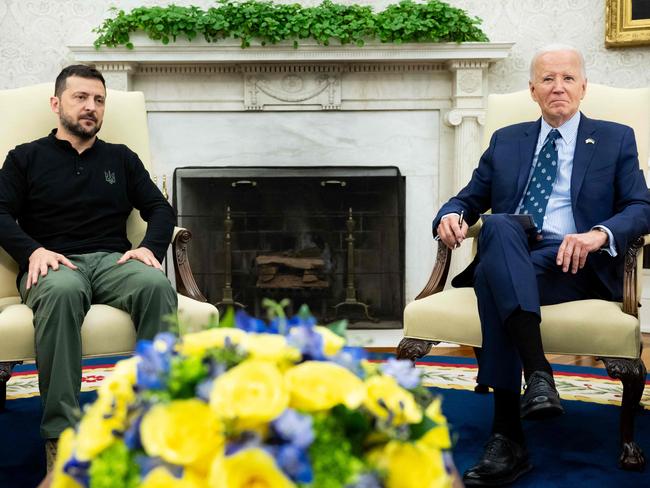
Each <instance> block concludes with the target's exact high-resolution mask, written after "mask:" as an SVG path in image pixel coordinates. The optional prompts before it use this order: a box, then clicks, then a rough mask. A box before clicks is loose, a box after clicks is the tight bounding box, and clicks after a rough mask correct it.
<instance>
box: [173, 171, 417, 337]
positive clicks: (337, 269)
mask: <svg viewBox="0 0 650 488" xmlns="http://www.w3.org/2000/svg"><path fill="white" fill-rule="evenodd" d="M404 189H405V180H404V177H403V176H402V175H401V174H400V172H399V170H398V169H397V168H395V167H227V168H223V167H212V168H209V167H200V168H194V167H186V168H178V169H176V171H175V173H174V205H175V207H176V211H177V212H178V220H179V225H181V226H183V227H187V228H188V229H190V230H191V231H192V235H193V238H192V245H191V246H190V247H189V260H190V264H191V266H192V269H193V271H194V275H195V277H196V279H197V283H198V285H199V288H200V289H201V290H202V291H203V293H204V294H205V296H206V298H208V300H209V301H210V302H211V303H215V304H226V305H227V304H228V303H237V304H240V305H243V306H245V307H246V309H247V311H248V312H249V313H255V314H258V315H259V314H260V313H261V312H260V304H261V301H262V299H263V298H271V299H275V300H280V299H282V298H289V299H291V300H292V303H293V305H294V307H298V306H299V305H301V304H302V303H306V304H307V305H309V307H310V309H311V310H312V312H313V313H314V315H316V316H317V318H318V319H320V320H321V321H330V320H334V319H335V318H347V319H349V320H350V322H351V325H350V327H352V328H355V327H356V328H365V327H372V328H375V327H385V328H391V327H395V328H399V327H401V316H402V310H403V307H404V204H405V190H404ZM294 311H295V309H294Z"/></svg>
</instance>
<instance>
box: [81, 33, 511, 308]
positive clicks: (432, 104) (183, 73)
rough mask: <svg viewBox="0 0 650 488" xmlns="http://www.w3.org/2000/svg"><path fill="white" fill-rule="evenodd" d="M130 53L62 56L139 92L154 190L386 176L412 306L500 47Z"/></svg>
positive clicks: (475, 146)
mask: <svg viewBox="0 0 650 488" xmlns="http://www.w3.org/2000/svg"><path fill="white" fill-rule="evenodd" d="M132 40H133V42H134V44H135V49H133V50H128V49H126V48H102V49H100V50H95V49H94V48H93V47H92V46H91V45H86V44H84V45H74V46H70V49H71V51H72V53H73V56H74V57H75V59H76V60H77V61H79V62H84V63H93V64H95V65H96V66H97V68H99V69H100V70H101V71H102V72H103V74H104V76H105V78H106V81H107V85H108V87H109V88H113V89H121V90H140V91H142V92H144V94H145V98H146V101H147V110H148V118H149V130H150V142H151V153H152V161H153V165H154V168H155V171H154V176H155V177H156V180H157V181H158V184H159V185H161V182H162V180H163V177H165V178H166V180H167V182H168V185H167V188H168V190H169V191H170V192H171V186H172V185H171V181H172V178H173V173H174V170H175V169H176V168H179V167H187V166H194V167H196V166H199V167H248V166H256V167H265V166H268V167H277V166H299V167H309V166H315V167H322V166H330V167H331V166H334V167H336V166H347V167H350V166H359V167H364V166H396V167H398V168H399V170H400V172H401V174H402V175H404V176H405V178H406V206H405V209H406V220H405V227H406V235H405V247H406V249H405V283H404V286H405V288H404V289H405V299H406V302H409V301H411V300H413V298H414V297H415V296H416V295H417V294H418V293H419V291H420V289H421V288H422V286H423V285H424V284H425V283H426V281H427V278H428V275H429V273H430V271H431V269H432V266H433V262H434V258H435V250H434V247H433V245H432V239H431V219H432V217H433V215H434V213H435V210H436V209H437V208H438V207H439V205H440V203H441V201H444V200H446V199H447V198H448V197H449V195H451V194H452V192H454V191H455V190H457V189H458V188H460V187H461V186H462V185H463V184H464V183H465V182H466V181H468V179H469V176H470V174H471V171H472V170H473V168H474V167H475V165H476V163H477V161H478V158H479V156H480V152H481V143H480V140H481V125H482V124H483V121H484V109H485V97H486V94H487V93H488V86H487V76H486V74H487V69H488V67H489V66H490V64H491V63H494V62H496V61H498V60H500V59H503V58H505V57H507V56H508V54H509V52H510V49H511V47H512V43H463V44H455V43H441V44H402V45H395V44H379V43H370V44H367V45H366V46H364V47H362V48H359V47H355V46H327V47H325V46H319V45H317V44H315V43H309V42H308V41H303V42H301V45H300V47H299V48H298V49H294V48H293V47H292V46H291V45H288V44H287V45H275V46H252V47H250V48H247V49H241V48H240V47H239V42H238V41H235V40H225V41H222V42H219V43H216V44H208V43H206V42H203V41H193V42H187V41H181V40H179V41H178V42H176V43H172V44H169V45H167V46H163V45H162V44H159V43H156V42H154V41H151V40H149V39H147V38H145V37H143V36H135V37H134V38H133V39H132ZM107 109H108V110H110V101H109V103H108V105H107ZM180 224H181V225H182V222H181V223H180Z"/></svg>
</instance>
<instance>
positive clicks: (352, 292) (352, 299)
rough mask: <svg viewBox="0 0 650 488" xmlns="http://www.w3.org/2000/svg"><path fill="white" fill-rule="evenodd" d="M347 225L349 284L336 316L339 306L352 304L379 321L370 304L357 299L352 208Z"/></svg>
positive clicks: (371, 319)
mask: <svg viewBox="0 0 650 488" xmlns="http://www.w3.org/2000/svg"><path fill="white" fill-rule="evenodd" d="M345 225H346V227H347V228H348V236H347V237H346V238H345V241H346V242H347V243H348V269H347V273H346V276H347V286H346V287H345V301H344V302H341V303H337V304H336V305H334V309H335V311H336V312H335V314H334V315H335V317H338V315H339V307H341V306H344V305H345V306H352V307H361V308H363V313H364V315H365V316H366V318H367V319H368V320H370V321H371V322H379V319H376V318H373V317H371V316H370V313H369V312H368V305H366V304H365V303H363V302H360V301H358V300H357V290H356V288H355V287H354V225H355V222H354V219H353V218H352V208H350V210H349V213H348V220H347V221H346V222H345Z"/></svg>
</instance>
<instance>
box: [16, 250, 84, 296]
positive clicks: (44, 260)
mask: <svg viewBox="0 0 650 488" xmlns="http://www.w3.org/2000/svg"><path fill="white" fill-rule="evenodd" d="M59 263H61V264H63V265H64V266H67V267H68V268H70V269H77V267H76V266H75V265H74V264H72V262H71V261H70V260H69V259H68V258H66V257H65V256H64V255H63V254H58V253H56V252H52V251H48V250H47V249H45V248H44V247H39V248H38V249H36V251H34V252H33V253H32V254H31V256H29V268H28V269H27V283H26V285H25V289H26V290H29V289H30V288H31V287H32V285H36V283H37V282H38V277H39V276H45V275H47V272H48V271H49V269H50V268H52V269H53V270H54V271H56V270H57V269H59Z"/></svg>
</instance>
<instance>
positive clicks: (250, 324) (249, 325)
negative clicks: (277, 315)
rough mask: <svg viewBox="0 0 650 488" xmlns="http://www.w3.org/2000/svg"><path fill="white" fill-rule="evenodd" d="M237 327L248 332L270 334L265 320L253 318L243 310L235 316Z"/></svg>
mask: <svg viewBox="0 0 650 488" xmlns="http://www.w3.org/2000/svg"><path fill="white" fill-rule="evenodd" d="M235 327H237V328H238V329H241V330H243V331H246V332H254V333H258V334H259V333H261V332H268V327H267V326H266V324H265V323H264V321H263V320H260V319H256V318H255V317H251V316H250V315H248V314H247V313H246V312H244V311H243V310H238V311H237V313H236V314H235Z"/></svg>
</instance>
